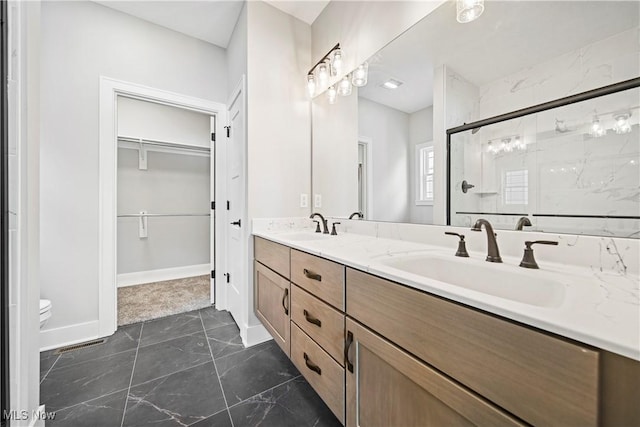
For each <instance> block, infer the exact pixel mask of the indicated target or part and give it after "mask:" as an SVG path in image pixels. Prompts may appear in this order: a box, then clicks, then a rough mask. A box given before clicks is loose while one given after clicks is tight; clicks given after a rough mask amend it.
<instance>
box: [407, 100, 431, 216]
mask: <svg viewBox="0 0 640 427" xmlns="http://www.w3.org/2000/svg"><path fill="white" fill-rule="evenodd" d="M425 142H431V143H433V106H431V107H427V108H423V109H422V110H419V111H416V112H415V113H412V114H411V115H410V116H409V156H410V160H409V171H410V172H409V176H410V179H409V182H410V189H409V222H411V223H417V224H432V223H433V205H416V192H417V189H416V183H417V173H418V172H417V171H416V145H419V144H423V143H425Z"/></svg>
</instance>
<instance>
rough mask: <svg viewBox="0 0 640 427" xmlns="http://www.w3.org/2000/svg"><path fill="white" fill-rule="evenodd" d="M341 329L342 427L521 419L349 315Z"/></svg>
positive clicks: (514, 421)
mask: <svg viewBox="0 0 640 427" xmlns="http://www.w3.org/2000/svg"><path fill="white" fill-rule="evenodd" d="M346 331H347V343H349V347H348V349H347V350H348V351H347V354H348V356H347V362H346V364H347V371H346V377H347V378H346V393H347V419H346V421H347V422H346V425H347V427H356V426H358V427H374V426H402V427H430V426H433V427H440V426H522V425H524V424H522V423H521V422H520V421H518V420H517V419H516V418H514V417H512V416H510V415H509V414H507V413H506V412H504V411H502V410H500V409H499V408H497V407H496V406H494V405H492V404H491V403H489V402H487V401H486V400H484V399H482V398H481V397H479V396H478V395H476V394H474V393H472V392H470V391H468V390H467V389H466V388H464V387H462V386H460V385H458V384H457V383H455V382H454V381H451V380H450V379H448V378H446V377H445V376H443V375H442V374H440V373H438V372H437V371H436V370H434V369H433V368H431V367H429V366H428V365H427V364H425V363H424V362H422V361H420V360H418V359H417V358H415V357H414V356H411V355H410V354H409V353H406V352H405V351H403V350H402V349H400V348H399V347H397V346H395V345H393V344H391V343H390V342H389V341H387V340H385V339H383V338H382V337H380V336H379V335H377V334H375V333H373V332H371V331H370V330H368V329H366V328H364V327H363V326H361V325H360V324H358V323H356V322H355V321H353V320H351V319H349V318H347V323H346Z"/></svg>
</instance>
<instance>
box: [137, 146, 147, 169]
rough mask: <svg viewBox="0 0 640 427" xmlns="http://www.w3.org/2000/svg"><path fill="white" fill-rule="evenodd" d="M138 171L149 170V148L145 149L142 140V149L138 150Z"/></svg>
mask: <svg viewBox="0 0 640 427" xmlns="http://www.w3.org/2000/svg"><path fill="white" fill-rule="evenodd" d="M138 169H140V170H141V171H146V170H147V147H145V145H144V143H143V142H142V139H140V149H139V150H138Z"/></svg>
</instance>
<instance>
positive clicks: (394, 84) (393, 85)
mask: <svg viewBox="0 0 640 427" xmlns="http://www.w3.org/2000/svg"><path fill="white" fill-rule="evenodd" d="M402 84H403V83H402V82H401V81H400V80H396V79H389V80H387V81H386V82H384V83H382V87H384V88H386V89H398V88H399V87H400V86H402Z"/></svg>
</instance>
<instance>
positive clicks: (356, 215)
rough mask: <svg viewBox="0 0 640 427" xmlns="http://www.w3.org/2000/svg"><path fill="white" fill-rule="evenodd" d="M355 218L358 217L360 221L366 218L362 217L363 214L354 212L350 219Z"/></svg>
mask: <svg viewBox="0 0 640 427" xmlns="http://www.w3.org/2000/svg"><path fill="white" fill-rule="evenodd" d="M354 216H355V217H358V219H362V218H364V215H362V212H354V213H352V214H351V215H349V219H353V217H354Z"/></svg>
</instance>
